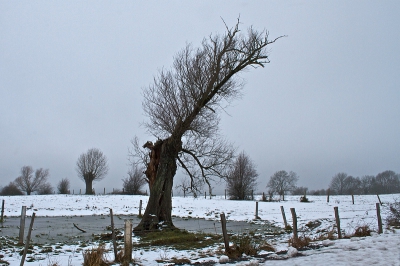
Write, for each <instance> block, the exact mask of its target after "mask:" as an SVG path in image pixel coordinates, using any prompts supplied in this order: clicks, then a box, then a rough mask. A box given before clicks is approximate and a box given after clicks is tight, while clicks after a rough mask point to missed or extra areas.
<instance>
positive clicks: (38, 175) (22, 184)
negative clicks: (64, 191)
mask: <svg viewBox="0 0 400 266" xmlns="http://www.w3.org/2000/svg"><path fill="white" fill-rule="evenodd" d="M33 173H34V171H33V168H32V166H23V167H22V168H21V175H20V176H19V177H17V179H15V181H14V182H15V185H17V187H18V188H19V189H20V190H21V191H24V192H26V194H27V195H31V193H32V192H35V191H38V190H39V189H40V187H41V186H42V185H44V184H45V183H46V182H47V177H48V176H49V170H48V169H43V168H40V169H37V170H36V171H35V175H33Z"/></svg>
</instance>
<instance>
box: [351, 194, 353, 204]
mask: <svg viewBox="0 0 400 266" xmlns="http://www.w3.org/2000/svg"><path fill="white" fill-rule="evenodd" d="M351 201H352V202H353V205H354V195H353V194H351Z"/></svg>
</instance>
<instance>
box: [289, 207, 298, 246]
mask: <svg viewBox="0 0 400 266" xmlns="http://www.w3.org/2000/svg"><path fill="white" fill-rule="evenodd" d="M290 212H291V213H292V219H293V238H294V240H295V241H297V239H298V238H299V236H298V234H297V216H296V210H295V208H290Z"/></svg>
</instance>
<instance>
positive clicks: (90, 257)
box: [82, 244, 111, 266]
mask: <svg viewBox="0 0 400 266" xmlns="http://www.w3.org/2000/svg"><path fill="white" fill-rule="evenodd" d="M82 254H83V266H108V265H111V263H110V262H108V261H107V259H106V256H105V255H106V248H105V245H104V244H100V245H99V246H98V247H93V248H90V249H88V250H85V251H83V253H82Z"/></svg>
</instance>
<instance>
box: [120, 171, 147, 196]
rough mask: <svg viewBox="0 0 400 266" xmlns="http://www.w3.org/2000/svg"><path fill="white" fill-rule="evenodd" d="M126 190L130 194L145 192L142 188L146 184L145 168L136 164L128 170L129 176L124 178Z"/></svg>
mask: <svg viewBox="0 0 400 266" xmlns="http://www.w3.org/2000/svg"><path fill="white" fill-rule="evenodd" d="M122 182H123V185H122V186H123V188H124V192H125V193H126V194H128V195H142V194H144V192H143V191H142V190H141V189H142V187H143V186H144V185H145V184H146V179H145V175H144V173H143V169H142V168H139V167H137V166H135V165H133V166H132V168H131V169H130V170H129V171H128V177H127V178H125V179H122Z"/></svg>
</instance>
